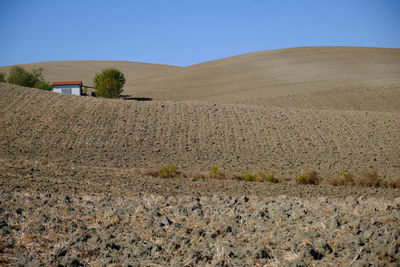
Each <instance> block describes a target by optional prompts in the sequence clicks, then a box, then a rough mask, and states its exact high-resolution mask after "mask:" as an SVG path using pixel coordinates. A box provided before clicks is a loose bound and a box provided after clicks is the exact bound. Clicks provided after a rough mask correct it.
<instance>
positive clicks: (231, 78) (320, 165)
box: [0, 48, 400, 266]
mask: <svg viewBox="0 0 400 267" xmlns="http://www.w3.org/2000/svg"><path fill="white" fill-rule="evenodd" d="M398 62H399V51H398V50H396V49H371V48H362V49H361V48H301V49H286V50H276V51H267V52H259V53H253V54H249V55H242V56H238V57H233V58H228V59H223V60H219V61H213V62H206V63H202V64H198V65H194V66H190V67H186V68H182V69H179V70H171V68H169V67H164V66H154V65H148V64H147V65H146V64H143V65H135V64H134V65H135V66H136V67H138V68H139V69H140V70H139V69H137V70H138V71H137V76H135V79H132V80H130V81H129V82H128V83H127V85H128V84H130V85H133V84H135V87H134V88H135V89H134V90H132V88H133V87H129V86H128V87H127V91H128V92H131V93H132V94H134V96H136V97H150V98H155V99H160V100H161V101H148V102H135V101H133V102H131V101H124V100H106V99H97V98H92V97H76V96H68V95H61V94H55V93H52V92H46V91H41V90H36V89H32V88H24V87H20V86H15V85H10V84H6V83H0V265H17V266H25V265H32V266H41V265H62V266H79V265H80V264H85V265H90V264H92V265H96V266H108V265H112V264H116V265H122V264H132V265H133V266H143V265H144V266H167V265H173V264H176V265H179V266H182V265H187V266H194V265H210V266H227V265H228V266H229V265H232V266H235V265H240V266H258V265H259V266H319V265H322V266H368V265H369V264H372V265H376V266H386V265H387V266H396V263H397V262H399V261H400V231H399V230H398V229H399V222H400V220H399V218H400V198H399V197H400V190H399V189H393V188H372V187H350V186H329V185H322V186H321V185H295V184H294V183H293V182H287V183H279V184H271V183H260V182H246V181H238V180H228V179H200V178H194V177H198V175H197V174H201V173H207V172H208V171H209V168H210V167H211V166H218V167H219V168H220V169H222V170H224V171H227V172H229V173H230V174H232V173H237V172H239V171H241V170H242V169H247V170H249V171H252V172H255V171H257V170H263V171H264V172H265V173H266V174H270V173H274V174H275V176H276V177H278V178H282V180H291V181H294V178H295V177H296V175H298V174H300V173H303V172H305V171H316V173H317V174H318V177H319V178H321V179H322V180H325V179H326V180H327V179H329V178H332V177H335V176H337V175H339V174H340V173H342V172H346V173H355V174H357V173H361V172H365V171H370V170H377V171H378V174H379V175H380V177H383V176H386V179H388V180H398V179H399V177H400V142H399V133H400V104H399V103H400V93H399V91H400V90H399V86H400V80H399V77H400V75H399V74H400V68H399V64H398ZM75 63H76V62H75ZM75 63H74V62H69V63H66V64H67V65H68V66H67V67H66V68H67V69H68V68H69V70H68V71H66V73H72V72H69V71H70V70H71V66H73V65H74V64H75ZM103 63H104V62H103ZM103 63H102V64H103ZM40 64H44V63H40ZM48 64H49V65H48V66H50V65H52V63H48ZM85 64H87V62H85V63H82V65H80V64H78V63H76V65H77V66H78V65H79V66H80V67H82V68H85V67H84V66H85ZM104 64H105V65H104V66H106V65H107V64H108V63H107V64H106V63H104ZM116 64H119V63H116ZM121 64H122V63H121ZM124 64H125V63H124ZM126 64H128V65H129V64H130V63H126ZM89 65H90V64H89ZM38 66H39V65H38ZM43 66H44V65H43ZM53 66H54V65H53ZM56 66H57V68H54V72H53V73H54V75H55V76H54V77H61V76H57V75H58V74H57V72H58V71H60V69H62V68H61V66H62V64H61V63H60V64H59V65H56ZM91 66H92V67H93V69H90V71H88V72H87V73H86V74H85V75H87V76H86V77H89V76H91V75H92V73H93V72H94V71H95V68H97V67H98V66H100V65H98V64H97V65H96V64H94V63H93V64H92V65H91ZM96 66H97V67H96ZM107 66H109V65H107ZM121 66H122V65H121ZM130 66H133V65H130ZM59 67H60V68H59ZM80 67H79V68H80ZM148 67H149V68H148ZM79 68H77V69H79ZM127 68H130V67H129V66H127ZM157 69H158V70H160V72H157V74H156V77H154V76H153V77H150V76H151V73H153V72H154V71H158V70H157ZM161 69H162V71H161ZM0 71H1V70H0ZM46 71H49V72H46ZM96 71H98V70H97V69H96ZM133 71H134V70H133ZM164 71H168V73H166V72H164ZM46 73H51V71H50V70H45V74H46ZM77 73H79V71H77V72H76V74H77ZM82 73H85V72H82ZM140 73H142V74H143V75H150V76H148V77H147V78H146V79H140V75H141V74H140ZM135 75H136V74H135ZM65 77H66V76H65ZM68 77H71V78H68V79H67V78H65V79H66V80H70V79H71V80H72V79H83V78H80V77H76V78H75V76H74V77H72V75H71V76H68ZM129 77H131V76H129ZM132 77H133V76H132ZM136 78H137V79H136ZM60 79H63V78H60ZM57 80H59V78H57ZM139 85H140V87H139ZM146 86H147V87H146ZM244 88H245V89H246V90H244ZM130 90H132V91H130ZM167 100H174V101H167ZM176 100H184V101H176ZM193 100H196V101H198V102H194V101H193ZM200 100H201V101H202V102H200ZM163 164H173V165H177V166H178V167H179V169H180V170H183V171H184V172H185V173H187V174H188V173H189V175H187V176H188V177H186V178H166V179H162V178H158V177H149V176H146V175H144V173H146V172H147V171H149V170H157V169H158V168H159V167H160V166H161V165H163ZM190 173H193V174H196V175H190ZM228 176H229V175H228ZM284 178H285V179H284Z"/></svg>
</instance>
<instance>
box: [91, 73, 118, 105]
mask: <svg viewBox="0 0 400 267" xmlns="http://www.w3.org/2000/svg"><path fill="white" fill-rule="evenodd" d="M124 84H125V77H124V74H123V73H122V72H120V71H119V70H117V69H112V68H109V69H104V70H103V71H102V72H101V73H97V74H96V76H95V77H94V87H95V88H96V91H95V93H96V96H99V97H105V98H116V97H119V96H120V94H121V93H122V91H123V90H122V88H123V87H124Z"/></svg>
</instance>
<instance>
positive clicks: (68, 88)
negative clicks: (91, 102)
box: [53, 84, 82, 95]
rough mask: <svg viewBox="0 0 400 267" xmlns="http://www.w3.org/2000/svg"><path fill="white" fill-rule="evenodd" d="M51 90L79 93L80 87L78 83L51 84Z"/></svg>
mask: <svg viewBox="0 0 400 267" xmlns="http://www.w3.org/2000/svg"><path fill="white" fill-rule="evenodd" d="M53 92H56V93H62V94H69V95H81V94H82V88H81V86H80V85H77V84H71V85H53Z"/></svg>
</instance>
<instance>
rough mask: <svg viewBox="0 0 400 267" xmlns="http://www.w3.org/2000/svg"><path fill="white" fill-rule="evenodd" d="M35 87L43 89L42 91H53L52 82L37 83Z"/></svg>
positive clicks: (41, 81) (42, 81)
mask: <svg viewBox="0 0 400 267" xmlns="http://www.w3.org/2000/svg"><path fill="white" fill-rule="evenodd" d="M33 87H35V88H38V89H42V90H46V91H51V90H52V89H53V87H52V86H51V84H50V82H48V81H45V80H40V81H37V82H36V83H35V85H34V86H33Z"/></svg>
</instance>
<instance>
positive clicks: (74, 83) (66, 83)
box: [53, 81, 82, 85]
mask: <svg viewBox="0 0 400 267" xmlns="http://www.w3.org/2000/svg"><path fill="white" fill-rule="evenodd" d="M81 84H82V81H66V82H53V85H81Z"/></svg>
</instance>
